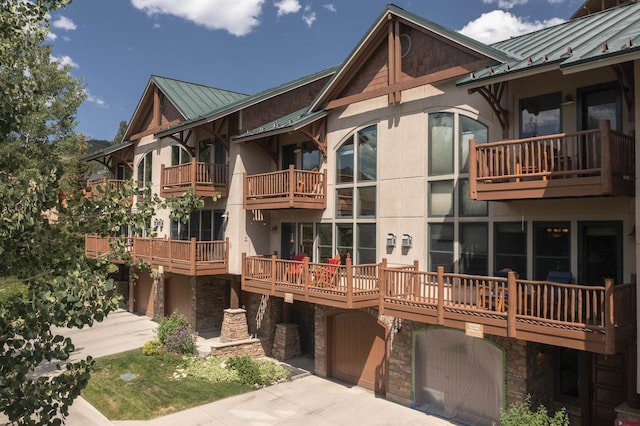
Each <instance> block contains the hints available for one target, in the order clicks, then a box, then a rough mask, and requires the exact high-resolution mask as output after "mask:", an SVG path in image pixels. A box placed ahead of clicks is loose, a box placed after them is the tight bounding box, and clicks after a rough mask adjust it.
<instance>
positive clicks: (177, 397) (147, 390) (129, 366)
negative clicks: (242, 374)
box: [82, 349, 255, 420]
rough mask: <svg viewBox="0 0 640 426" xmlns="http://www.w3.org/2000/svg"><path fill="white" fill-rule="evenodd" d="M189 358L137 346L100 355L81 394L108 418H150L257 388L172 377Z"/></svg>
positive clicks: (232, 383) (202, 379) (196, 378)
mask: <svg viewBox="0 0 640 426" xmlns="http://www.w3.org/2000/svg"><path fill="white" fill-rule="evenodd" d="M192 362H194V361H185V359H184V358H183V357H182V356H176V355H171V354H167V353H162V354H158V355H153V356H145V355H143V353H142V351H141V350H139V349H137V350H133V351H129V352H123V353H120V354H117V355H111V356H107V357H104V358H99V359H97V360H96V369H95V370H94V371H93V372H92V374H91V379H90V380H89V385H88V386H87V387H86V388H85V389H84V390H83V391H82V396H83V397H84V398H85V399H86V400H87V401H88V402H89V403H90V404H91V405H93V406H94V407H96V408H97V409H98V410H99V411H100V412H101V413H102V414H104V415H105V416H106V417H107V418H108V419H110V420H148V419H152V418H154V417H160V416H164V415H167V414H171V413H174V412H177V411H182V410H185V409H187V408H191V407H195V406H197V405H201V404H205V403H208V402H212V401H217V400H219V399H223V398H227V397H229V396H233V395H238V394H241V393H245V392H248V391H250V390H253V389H255V386H251V385H247V384H243V383H241V382H240V381H215V380H209V379H208V378H206V377H202V376H199V377H194V376H186V377H179V378H176V377H178V376H180V375H178V376H176V374H175V373H176V371H182V370H184V367H185V365H187V364H190V363H192ZM121 376H122V377H121Z"/></svg>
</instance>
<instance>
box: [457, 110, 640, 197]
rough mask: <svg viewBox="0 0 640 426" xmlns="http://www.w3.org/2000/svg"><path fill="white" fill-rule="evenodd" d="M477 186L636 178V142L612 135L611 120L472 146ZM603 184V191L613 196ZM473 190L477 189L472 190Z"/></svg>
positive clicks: (472, 143)
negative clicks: (592, 126)
mask: <svg viewBox="0 0 640 426" xmlns="http://www.w3.org/2000/svg"><path fill="white" fill-rule="evenodd" d="M469 148H470V150H469V174H470V179H471V180H472V181H473V183H471V185H472V186H475V185H482V184H485V183H504V182H520V180H522V179H538V180H547V179H552V178H554V177H561V178H566V177H587V176H611V175H614V176H624V177H626V178H627V179H631V178H632V177H633V176H634V175H635V171H634V170H635V161H634V148H633V138H632V137H630V136H627V135H624V134H621V133H619V132H615V131H612V130H611V128H610V123H609V121H608V120H603V121H601V122H600V127H599V129H594V130H584V131H579V132H575V133H557V134H553V135H544V136H536V137H532V138H524V139H515V140H506V141H498V142H490V143H484V144H477V143H476V141H475V140H471V141H470V143H469ZM606 185H609V182H606V179H604V178H603V191H604V192H607V191H610V189H611V188H610V187H608V186H606ZM472 189H473V188H472Z"/></svg>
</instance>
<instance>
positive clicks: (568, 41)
mask: <svg viewBox="0 0 640 426" xmlns="http://www.w3.org/2000/svg"><path fill="white" fill-rule="evenodd" d="M492 46H493V47H494V48H496V49H498V50H500V51H502V52H504V53H505V54H507V55H509V56H511V57H513V58H514V59H513V60H511V61H509V62H506V63H504V64H500V65H497V66H494V67H488V68H485V69H482V70H478V71H475V72H473V73H471V74H470V75H469V76H467V77H464V78H462V79H461V80H459V81H458V84H460V85H465V84H473V83H477V82H481V81H485V80H490V79H498V80H499V79H501V77H502V78H504V77H506V76H510V75H512V74H515V73H518V72H525V71H531V70H535V69H540V68H543V67H547V66H552V67H553V68H556V69H561V70H569V69H570V68H572V67H577V66H580V65H585V64H589V63H595V62H597V61H603V60H606V59H614V60H615V59H617V60H618V61H622V60H627V59H626V58H622V57H623V56H627V55H637V54H638V53H639V52H640V3H632V4H628V5H625V6H620V7H616V8H613V9H608V10H605V11H603V12H598V13H594V14H592V15H588V16H584V17H582V18H578V19H574V20H572V21H568V22H565V23H562V24H559V25H556V26H553V27H549V28H545V29H543V30H539V31H535V32H533V33H530V34H525V35H522V36H519V37H513V38H510V39H508V40H504V41H501V42H498V43H495V44H493V45H492ZM616 57H620V58H616Z"/></svg>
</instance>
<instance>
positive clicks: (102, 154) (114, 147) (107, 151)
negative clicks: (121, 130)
mask: <svg viewBox="0 0 640 426" xmlns="http://www.w3.org/2000/svg"><path fill="white" fill-rule="evenodd" d="M132 145H133V142H131V141H129V142H123V143H119V144H115V145H109V146H107V147H105V148H103V149H101V150H99V151H96V152H94V153H91V154H87V155H85V156H84V157H82V158H81V159H80V160H82V161H91V160H97V159H98V158H101V157H106V156H108V155H111V154H113V153H114V152H117V151H120V150H122V149H126V148H129V147H130V146H132Z"/></svg>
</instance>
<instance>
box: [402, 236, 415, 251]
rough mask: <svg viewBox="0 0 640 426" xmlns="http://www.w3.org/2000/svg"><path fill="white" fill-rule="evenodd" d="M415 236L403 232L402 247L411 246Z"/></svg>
mask: <svg viewBox="0 0 640 426" xmlns="http://www.w3.org/2000/svg"><path fill="white" fill-rule="evenodd" d="M412 242H413V238H411V235H409V234H402V248H411V243H412Z"/></svg>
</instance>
